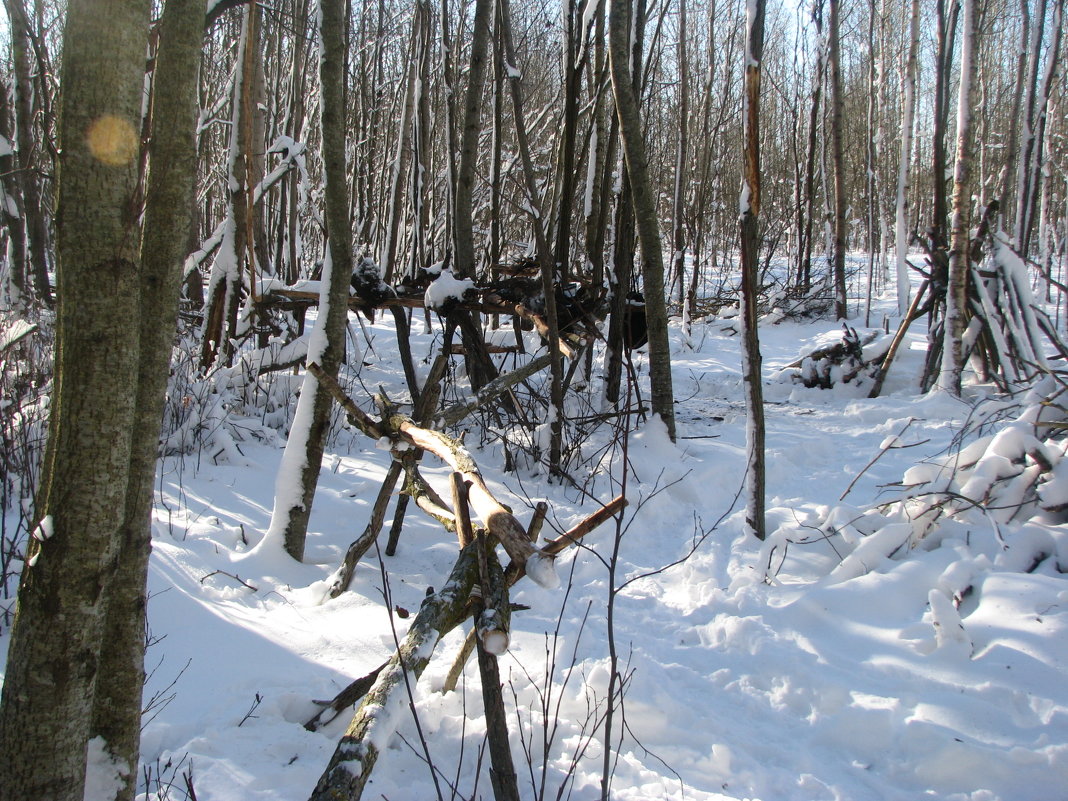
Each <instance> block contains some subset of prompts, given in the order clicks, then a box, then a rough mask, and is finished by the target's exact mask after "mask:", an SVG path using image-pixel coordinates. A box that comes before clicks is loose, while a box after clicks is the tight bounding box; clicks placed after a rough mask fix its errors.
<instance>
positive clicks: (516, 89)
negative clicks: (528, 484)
mask: <svg viewBox="0 0 1068 801" xmlns="http://www.w3.org/2000/svg"><path fill="white" fill-rule="evenodd" d="M498 8H499V13H500V17H501V19H500V22H501V26H500V27H501V36H502V37H503V40H504V41H503V44H504V57H505V59H507V63H508V64H509V65H513V66H514V65H515V64H516V53H515V46H514V43H513V42H512V20H511V8H510V6H509V3H508V0H500V3H499V6H498ZM508 83H509V88H510V89H511V95H512V119H513V121H514V123H515V136H516V144H517V146H518V149H519V155H520V159H521V160H522V162H523V178H524V184H523V186H524V189H525V190H526V196H527V207H528V208H529V210H530V215H531V225H532V227H533V229H534V241H535V250H536V251H537V258H538V267H539V271H540V273H541V287H542V295H543V297H544V299H545V321H546V323H547V324H548V331H547V332H546V340H547V346H548V349H549V355H550V359H551V360H550V368H549V369H550V385H549V406H550V420H549V431H550V436H549V469H550V471H551V472H553V473H554V474H555V473H557V472H559V470H560V459H561V451H562V443H563V423H564V389H563V357H562V355H561V352H560V324H559V319H558V317H557V312H556V291H555V286H554V281H553V279H554V276H555V274H556V270H555V269H554V265H553V263H552V257H551V256H550V254H549V243H548V237H547V236H546V233H545V223H544V216H543V214H542V212H541V209H542V204H541V198H540V196H539V194H538V186H537V178H536V176H535V174H534V163H533V158H532V156H531V153H530V142H529V140H528V138H527V127H526V119H525V116H524V113H523V94H522V86H521V85H520V73H519V71H518V70H510V71H509V73H508Z"/></svg>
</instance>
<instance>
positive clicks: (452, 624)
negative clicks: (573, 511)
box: [310, 543, 478, 801]
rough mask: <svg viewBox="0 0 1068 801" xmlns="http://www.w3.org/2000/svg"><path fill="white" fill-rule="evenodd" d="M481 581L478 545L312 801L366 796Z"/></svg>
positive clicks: (344, 742) (417, 622)
mask: <svg viewBox="0 0 1068 801" xmlns="http://www.w3.org/2000/svg"><path fill="white" fill-rule="evenodd" d="M477 581H478V558H477V548H476V546H475V545H474V544H473V543H472V544H471V545H468V546H467V547H466V548H464V549H463V550H462V551H461V552H460V556H459V557H458V558H457V560H456V563H455V564H454V565H453V568H452V572H451V573H450V574H449V578H448V581H446V583H445V586H444V587H442V588H441V589H440V590H439V591H438V592H436V593H434V594H433V595H428V596H427V597H426V598H425V599H424V600H423V603H422V605H421V606H420V607H419V613H418V614H417V615H416V616H415V619H414V620H413V621H412V625H411V627H410V628H409V629H408V634H407V636H406V637H405V638H404V642H402V643H401V645H400V648H399V649H398V651H397V653H395V654H394V655H393V657H392V658H391V659H390V660H389V662H387V663H386V666H385V667H384V668H383V669H382V671H381V672H380V673H379V674H378V677H377V679H376V680H375V683H374V686H372V687H371V690H370V691H369V692H368V693H367V695H366V696H365V697H364V699H363V702H362V703H361V704H360V706H359V708H358V709H357V710H356V714H355V716H354V717H353V718H352V722H351V723H350V724H349V726H348V728H347V729H346V730H345V734H344V736H342V738H341V742H340V743H338V746H337V748H336V749H334V755H333V756H332V757H331V758H330V762H329V764H328V765H327V767H326V770H325V771H324V772H323V775H322V776H321V777H320V779H319V783H318V784H317V785H316V786H315V790H314V791H313V792H312V794H311V797H310V801H358V800H359V798H360V797H361V796H362V795H363V789H364V786H365V785H366V784H367V779H368V778H369V777H370V775H371V771H372V770H373V769H374V766H375V763H376V762H377V761H378V755H379V753H380V752H381V751H382V749H383V748H385V747H386V745H387V744H388V743H389V738H390V737H391V736H392V735H393V733H394V731H396V728H397V725H398V724H399V722H400V717H401V715H402V714H403V713H404V708H405V702H406V701H408V699H409V695H408V688H409V687H410V684H409V681H410V680H411V681H414V680H417V679H418V678H419V677H420V676H421V675H422V674H423V671H424V670H426V666H427V665H428V664H430V657H431V655H432V654H433V653H434V648H435V647H436V646H437V644H438V642H439V641H440V640H441V638H442V636H444V634H445V633H446V632H448V631H451V630H452V629H454V628H456V626H458V625H459V624H460V623H461V622H462V621H463V620H465V619H466V618H467V616H468V603H469V601H470V598H471V588H472V587H473V586H474V585H475V584H476V583H477Z"/></svg>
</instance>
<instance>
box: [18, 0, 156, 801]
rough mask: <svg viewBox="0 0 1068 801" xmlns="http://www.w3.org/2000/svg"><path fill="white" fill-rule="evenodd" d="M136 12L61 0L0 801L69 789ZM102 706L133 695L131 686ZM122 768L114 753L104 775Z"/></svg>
mask: <svg viewBox="0 0 1068 801" xmlns="http://www.w3.org/2000/svg"><path fill="white" fill-rule="evenodd" d="M148 12H149V8H148V3H147V2H130V1H129V0H92V2H88V1H87V0H72V2H70V3H69V5H68V9H67V23H66V29H65V37H64V58H63V74H62V85H63V95H62V114H61V122H60V126H61V127H60V141H61V143H62V153H63V156H62V163H63V169H62V177H61V180H60V184H59V206H58V212H57V225H56V229H57V232H58V270H59V272H58V298H59V308H58V313H57V318H56V329H57V330H56V340H57V345H56V347H57V356H56V384H55V389H54V394H53V406H52V414H51V419H50V421H49V443H48V448H47V453H46V457H45V462H44V465H43V475H42V480H41V489H40V494H39V497H38V503H37V515H38V518H39V523H38V525H37V527H36V528H35V530H34V538H33V540H32V541H31V543H30V545H29V547H28V554H27V556H28V561H27V563H26V566H25V567H24V568H23V573H22V580H21V583H20V587H19V598H18V606H17V609H16V613H15V622H14V626H13V628H12V632H11V643H10V648H9V652H8V662H7V665H8V667H7V674H6V676H5V681H4V688H3V700H2V702H0V753H2V754H3V759H0V799H3V801H9V799H10V801H16V799H17V801H26V799H50V801H52V800H55V801H68V800H69V801H82V798H83V785H84V783H85V779H86V744H87V741H88V739H89V737H90V725H91V720H92V709H93V694H94V692H95V688H96V682H97V673H98V660H99V655H100V648H101V639H102V633H103V632H102V628H101V627H102V622H103V618H104V611H105V599H106V595H105V590H106V589H107V588H108V586H109V585H110V584H111V582H112V580H113V577H114V574H115V569H116V558H117V556H118V552H117V544H118V541H119V538H120V536H121V531H122V526H123V523H124V516H125V511H126V492H127V487H128V481H127V474H128V471H129V467H130V455H131V444H132V439H133V430H134V427H135V421H136V403H137V391H136V390H137V387H136V384H135V383H134V381H131V380H129V378H130V377H133V376H137V375H138V369H139V364H138V338H139V327H138V323H139V319H138V316H139V311H140V310H139V308H138V304H137V302H136V300H135V299H136V298H137V297H138V293H139V292H140V289H141V286H140V269H139V264H138V253H137V244H138V240H139V237H138V229H137V225H138V221H137V216H136V210H137V206H136V202H135V201H136V192H137V177H138V159H137V156H138V139H139V137H138V130H139V127H140V119H141V98H142V91H143V78H144V63H145V61H144V58H145V52H146V47H147V44H148ZM104 41H106V42H107V43H108V46H107V47H101V46H100V43H101V42H104ZM116 376H120V377H125V378H126V379H127V380H125V381H122V380H120V381H117V380H116ZM111 701H112V702H113V703H115V704H122V705H125V704H131V705H139V701H140V695H139V693H138V695H137V696H136V697H134V698H116V699H111ZM97 745H101V746H104V749H105V752H106V748H107V746H108V744H107V743H97ZM120 758H121V756H120ZM136 768H137V766H136V765H134V764H128V763H126V764H123V763H116V764H115V765H114V773H115V774H119V775H129V774H131V773H133V772H134V771H136Z"/></svg>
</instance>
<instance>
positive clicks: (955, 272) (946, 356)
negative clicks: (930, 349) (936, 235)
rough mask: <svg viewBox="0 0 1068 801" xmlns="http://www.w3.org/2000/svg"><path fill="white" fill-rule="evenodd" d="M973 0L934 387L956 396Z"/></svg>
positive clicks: (967, 3)
mask: <svg viewBox="0 0 1068 801" xmlns="http://www.w3.org/2000/svg"><path fill="white" fill-rule="evenodd" d="M975 40H976V29H975V1H974V0H964V5H963V8H962V12H961V54H960V64H961V67H960V91H959V93H958V95H957V158H956V163H955V165H954V168H953V217H952V224H951V226H950V227H951V237H952V238H951V241H950V248H949V286H948V288H947V290H946V318H945V331H944V339H943V346H942V365H941V371H940V373H939V377H938V381H937V382H936V387H937V388H938V389H940V390H944V391H947V392H950V393H951V394H953V395H960V382H961V372H962V370H963V366H964V365H963V355H962V354H963V348H962V340H963V336H964V311H965V306H966V303H967V298H966V294H965V293H966V286H967V277H968V250H969V247H968V246H969V241H970V233H971V231H970V226H969V221H970V220H969V218H970V212H971V162H972V152H971V151H972V113H971V88H972V82H973V81H974V79H975V57H974V50H975Z"/></svg>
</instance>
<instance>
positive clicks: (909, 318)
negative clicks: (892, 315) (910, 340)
mask: <svg viewBox="0 0 1068 801" xmlns="http://www.w3.org/2000/svg"><path fill="white" fill-rule="evenodd" d="M930 283H931V282H930V280H929V279H924V281H923V283H922V284H920V288H919V289H918V290H916V297H914V298H913V299H912V303H911V304H910V305H909V311H908V314H906V315H905V319H904V320H902V321H901V325H900V326H899V327H898V329H897V333H896V334H894V341H893V342H891V343H890V348H889V349H888V350H887V351H886V356H884V357H883V362H882V364H880V365H879V369H878V370H877V371H876V373H875V383H874V384H872V387H871V391H870V392H869V393H868V397H869V398H878V397H879V393H880V392H882V390H883V381H885V380H886V374H887V373H888V372H890V365H891V363H892V362H893V361H894V357H895V356H896V355H897V350H898V348H900V347H901V343H902V342H903V341H904V339H905V333H906V332H907V331H908V330H909V326H910V325H912V323H913V321H914V320H915V319H916V317H917V316H918V315H917V311H918V310H919V308H920V301H921V300H922V299H923V294H924V292H926V291H927V287H928V286H929V285H930Z"/></svg>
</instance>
